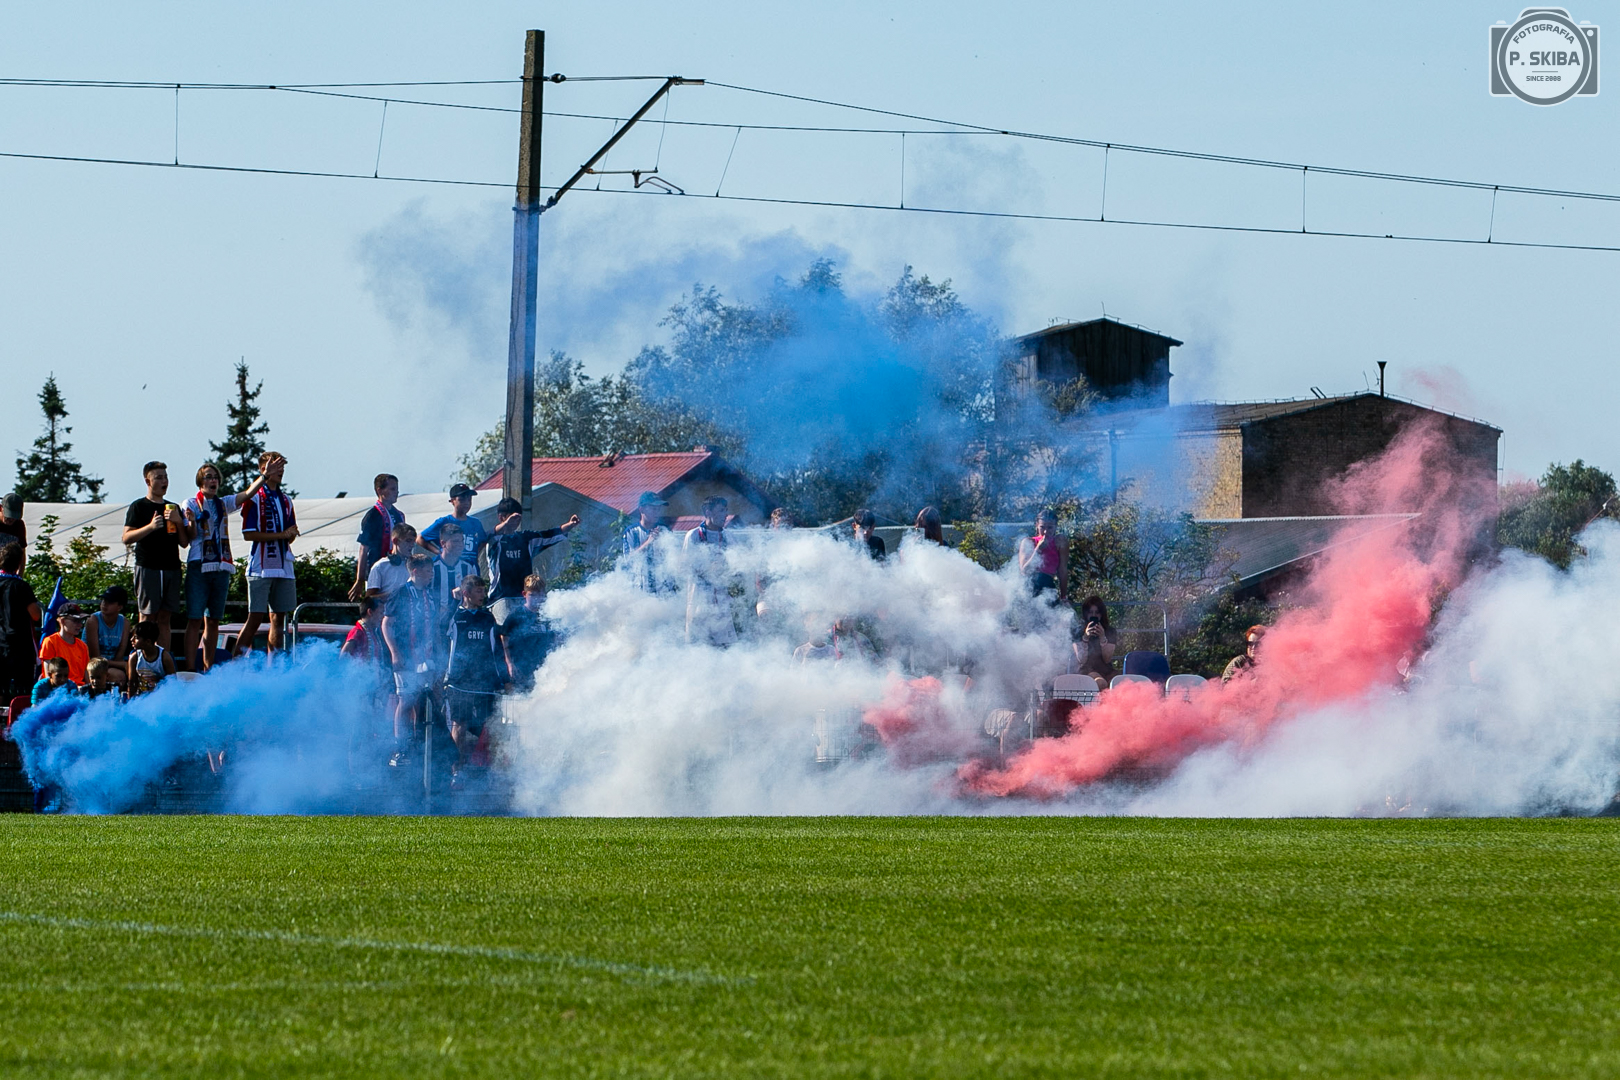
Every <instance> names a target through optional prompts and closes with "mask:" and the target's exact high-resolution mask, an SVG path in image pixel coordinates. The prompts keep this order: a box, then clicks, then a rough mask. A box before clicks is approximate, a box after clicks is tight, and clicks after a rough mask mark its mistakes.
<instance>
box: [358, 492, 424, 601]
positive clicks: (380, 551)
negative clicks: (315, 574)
mask: <svg viewBox="0 0 1620 1080" xmlns="http://www.w3.org/2000/svg"><path fill="white" fill-rule="evenodd" d="M371 490H372V491H374V492H375V493H376V495H377V502H376V504H375V505H373V506H372V507H371V509H369V510H367V511H366V512H365V514H363V515H362V516H361V518H360V535H359V536H357V537H355V543H357V544H359V545H360V550H359V552H358V553H356V555H355V560H354V584H353V585H352V586H350V588H349V599H350V600H358V599H360V598H361V597H362V596H364V595H365V594H366V590H367V588H368V587H369V586H368V585H367V584H366V582H367V580H368V579H369V577H370V575H371V568H372V567H373V566H375V565H376V564H377V562H378V561H379V560H381V559H384V558H387V557H388V556H389V555H390V554H392V553H393V551H394V543H393V539H394V529H395V528H396V527H397V526H400V525H403V524H405V514H404V512H403V511H401V510H396V509H395V508H394V504H395V503H396V502H398V501H399V477H397V476H395V475H394V474H393V473H378V474H377V475H376V476H375V477H373V478H372V481H371ZM413 535H414V533H413ZM401 554H403V555H409V554H410V552H409V551H408V550H407V551H404V552H401Z"/></svg>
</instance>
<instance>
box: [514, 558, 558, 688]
mask: <svg viewBox="0 0 1620 1080" xmlns="http://www.w3.org/2000/svg"><path fill="white" fill-rule="evenodd" d="M545 606H546V579H545V578H543V577H541V576H540V575H539V574H530V575H529V576H528V578H527V579H525V580H524V582H523V606H522V607H519V608H514V609H513V611H512V614H510V615H508V616H507V618H506V621H505V622H504V623H502V624H501V648H502V650H503V651H504V653H505V655H506V672H507V676H508V678H509V681H510V682H511V683H512V686H513V687H514V688H515V689H517V690H520V691H528V690H532V689H534V675H535V672H537V671H539V670H540V665H541V664H543V663H545V662H546V656H547V654H549V653H550V652H551V650H552V647H553V646H554V645H555V644H556V639H557V635H556V633H555V632H554V631H553V630H552V629H551V622H550V620H548V619H547V618H546V617H545V616H544V615H542V614H541V610H542V609H543V608H544V607H545Z"/></svg>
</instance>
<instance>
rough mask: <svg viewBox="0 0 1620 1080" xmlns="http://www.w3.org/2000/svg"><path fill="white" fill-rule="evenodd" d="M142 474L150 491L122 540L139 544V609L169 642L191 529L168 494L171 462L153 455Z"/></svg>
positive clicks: (136, 505) (129, 516) (135, 507)
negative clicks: (182, 551) (166, 498)
mask: <svg viewBox="0 0 1620 1080" xmlns="http://www.w3.org/2000/svg"><path fill="white" fill-rule="evenodd" d="M141 475H142V476H143V477H144V478H145V479H146V495H145V496H143V497H142V498H139V499H136V500H135V501H134V502H132V503H130V504H129V512H128V513H126V514H125V515H124V536H123V540H124V543H125V544H133V545H134V546H135V605H136V610H138V611H139V612H140V614H141V617H142V618H146V619H151V620H152V621H153V622H154V623H156V624H157V639H158V643H159V644H160V645H162V646H163V647H165V648H167V647H168V641H169V618H170V616H171V615H173V614H174V613H175V612H177V611H180V610H182V608H181V602H180V577H181V565H182V564H181V562H180V549H181V548H182V547H186V548H189V547H190V545H191V530H190V529H189V528H187V527H186V519H185V518H184V517H183V516H182V515H181V513H180V508H179V507H178V506H176V505H175V504H174V503H171V502H165V501H164V499H163V496H164V495H166V494H167V493H168V490H169V467H168V466H167V465H165V464H163V462H161V461H148V462H147V463H146V464H145V465H144V466H142V467H141Z"/></svg>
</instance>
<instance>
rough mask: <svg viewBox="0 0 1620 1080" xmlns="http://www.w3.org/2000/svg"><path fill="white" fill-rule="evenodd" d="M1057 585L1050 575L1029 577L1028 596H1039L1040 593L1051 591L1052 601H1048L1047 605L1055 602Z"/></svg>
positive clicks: (1032, 575) (1053, 577)
mask: <svg viewBox="0 0 1620 1080" xmlns="http://www.w3.org/2000/svg"><path fill="white" fill-rule="evenodd" d="M1057 585H1058V582H1057V578H1056V577H1055V576H1053V575H1051V574H1031V575H1029V595H1031V596H1039V595H1041V593H1043V592H1046V591H1047V590H1051V592H1052V594H1053V595H1052V600H1050V601H1048V602H1049V603H1056V602H1057Z"/></svg>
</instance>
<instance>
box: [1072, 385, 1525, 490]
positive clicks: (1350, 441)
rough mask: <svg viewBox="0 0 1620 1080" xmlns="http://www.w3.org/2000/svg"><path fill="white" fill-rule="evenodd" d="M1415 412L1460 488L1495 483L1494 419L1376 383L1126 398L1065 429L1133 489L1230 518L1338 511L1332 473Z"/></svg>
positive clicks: (1372, 448)
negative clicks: (1273, 395) (1272, 393)
mask: <svg viewBox="0 0 1620 1080" xmlns="http://www.w3.org/2000/svg"><path fill="white" fill-rule="evenodd" d="M1416 423H1423V424H1428V425H1432V427H1433V428H1434V430H1435V431H1436V432H1437V433H1438V434H1439V436H1440V437H1441V439H1442V440H1443V441H1444V443H1445V444H1446V446H1447V447H1448V448H1449V450H1450V456H1451V458H1452V460H1453V462H1454V468H1455V469H1456V470H1458V476H1457V478H1458V479H1459V480H1461V481H1462V485H1463V486H1464V487H1467V488H1471V489H1474V490H1479V491H1489V492H1493V493H1494V491H1495V489H1496V476H1497V472H1496V470H1497V443H1498V440H1499V439H1500V437H1501V434H1502V433H1501V430H1500V429H1498V428H1496V427H1493V426H1492V425H1490V424H1486V423H1483V422H1481V421H1478V420H1470V419H1467V418H1465V417H1461V416H1454V415H1452V414H1450V413H1445V412H1440V411H1438V410H1436V409H1430V408H1427V407H1425V406H1422V405H1418V404H1416V403H1415V402H1410V401H1405V400H1403V399H1400V398H1394V397H1385V396H1383V395H1380V394H1377V393H1359V394H1346V395H1343V396H1339V397H1324V398H1305V399H1302V400H1294V401H1262V402H1244V403H1238V404H1213V403H1195V404H1188V405H1172V406H1168V407H1165V408H1159V409H1126V410H1121V411H1116V412H1111V413H1105V414H1102V415H1092V416H1088V417H1086V418H1084V419H1082V420H1080V421H1077V422H1075V423H1074V424H1073V425H1071V426H1070V430H1072V431H1073V432H1074V434H1075V435H1076V436H1077V437H1080V438H1084V439H1088V440H1091V441H1093V442H1094V443H1095V445H1096V446H1097V452H1098V456H1099V459H1100V460H1101V461H1102V462H1103V463H1104V468H1105V469H1106V470H1107V472H1108V476H1109V480H1110V483H1111V484H1112V485H1113V486H1114V487H1116V488H1117V487H1119V486H1122V485H1125V484H1127V483H1128V484H1129V485H1130V486H1131V488H1132V490H1133V491H1134V492H1135V493H1136V494H1137V496H1138V497H1140V498H1144V499H1147V500H1148V501H1151V502H1154V503H1158V504H1160V505H1167V506H1173V507H1175V508H1176V509H1182V510H1187V511H1190V512H1191V513H1192V514H1193V515H1194V516H1196V517H1199V518H1206V519H1232V518H1275V517H1315V516H1321V515H1328V514H1338V513H1342V512H1343V507H1339V506H1335V505H1333V504H1332V502H1331V501H1330V495H1329V483H1328V482H1329V481H1331V480H1334V479H1336V478H1338V477H1340V476H1342V475H1343V474H1344V473H1345V471H1346V470H1348V469H1349V468H1350V467H1351V466H1353V465H1355V464H1357V463H1359V462H1363V461H1369V460H1372V459H1374V458H1376V457H1378V456H1379V455H1380V454H1382V453H1383V452H1384V451H1385V450H1386V449H1388V447H1389V445H1390V444H1391V443H1392V442H1393V441H1394V439H1395V437H1396V435H1398V434H1399V433H1400V432H1401V431H1402V430H1405V429H1406V428H1407V427H1408V426H1410V425H1412V424H1416ZM1422 509H1423V507H1422V506H1420V505H1411V506H1404V505H1403V506H1396V505H1391V506H1381V507H1379V510H1380V511H1381V512H1384V513H1401V512H1418V511H1421V510H1422Z"/></svg>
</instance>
